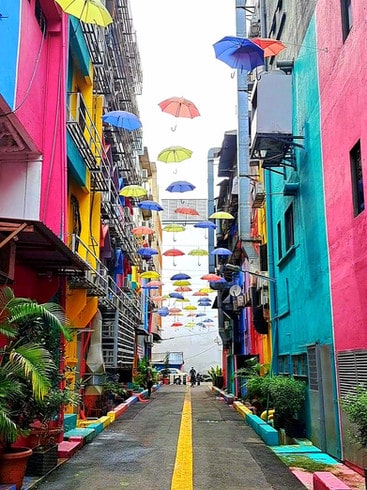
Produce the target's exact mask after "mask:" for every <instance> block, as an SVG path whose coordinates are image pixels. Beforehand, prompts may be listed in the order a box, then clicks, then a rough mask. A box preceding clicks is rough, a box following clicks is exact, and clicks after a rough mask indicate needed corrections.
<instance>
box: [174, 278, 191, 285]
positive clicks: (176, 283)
mask: <svg viewBox="0 0 367 490" xmlns="http://www.w3.org/2000/svg"><path fill="white" fill-rule="evenodd" d="M172 285H173V286H191V282H190V281H187V280H186V279H180V280H179V281H174V282H173V283H172Z"/></svg>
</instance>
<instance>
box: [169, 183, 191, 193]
mask: <svg viewBox="0 0 367 490" xmlns="http://www.w3.org/2000/svg"><path fill="white" fill-rule="evenodd" d="M195 187H196V186H194V184H191V183H190V182H187V181H186V180H178V181H176V182H172V184H170V185H169V186H168V187H167V189H166V191H168V192H188V191H193V190H194V189H195Z"/></svg>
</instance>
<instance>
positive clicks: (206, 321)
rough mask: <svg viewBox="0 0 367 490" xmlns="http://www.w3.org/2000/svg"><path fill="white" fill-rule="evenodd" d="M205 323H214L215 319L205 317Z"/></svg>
mask: <svg viewBox="0 0 367 490" xmlns="http://www.w3.org/2000/svg"><path fill="white" fill-rule="evenodd" d="M203 322H204V323H214V320H212V319H211V318H205V320H203Z"/></svg>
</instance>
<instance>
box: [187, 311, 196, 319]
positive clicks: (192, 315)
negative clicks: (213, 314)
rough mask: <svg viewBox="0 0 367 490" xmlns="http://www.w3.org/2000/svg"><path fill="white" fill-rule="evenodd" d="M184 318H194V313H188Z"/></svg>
mask: <svg viewBox="0 0 367 490" xmlns="http://www.w3.org/2000/svg"><path fill="white" fill-rule="evenodd" d="M186 316H187V317H188V318H191V317H194V316H196V313H194V312H191V313H188V314H187V315H186Z"/></svg>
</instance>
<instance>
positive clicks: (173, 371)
mask: <svg viewBox="0 0 367 490" xmlns="http://www.w3.org/2000/svg"><path fill="white" fill-rule="evenodd" d="M163 371H164V372H165V373H166V374H167V375H168V376H169V377H170V378H171V377H173V379H172V378H171V382H172V381H173V383H176V384H181V383H183V382H184V380H185V381H186V380H188V379H189V374H188V373H185V372H184V371H181V370H180V369H177V368H167V369H164V368H161V369H158V370H157V373H158V377H160V376H161V375H162V372H163Z"/></svg>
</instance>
